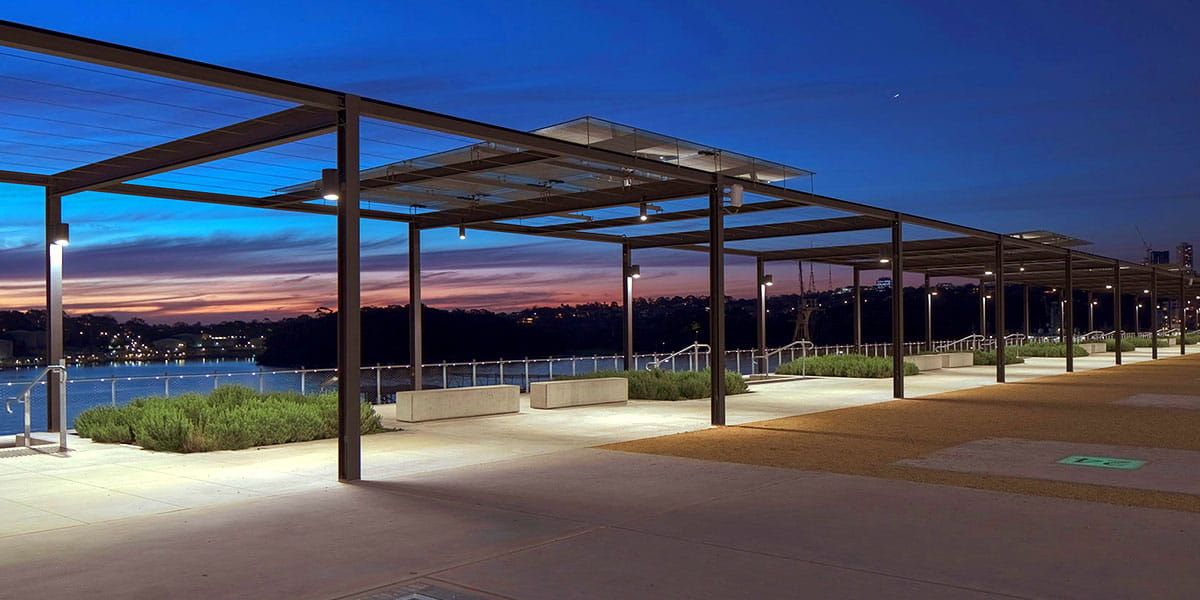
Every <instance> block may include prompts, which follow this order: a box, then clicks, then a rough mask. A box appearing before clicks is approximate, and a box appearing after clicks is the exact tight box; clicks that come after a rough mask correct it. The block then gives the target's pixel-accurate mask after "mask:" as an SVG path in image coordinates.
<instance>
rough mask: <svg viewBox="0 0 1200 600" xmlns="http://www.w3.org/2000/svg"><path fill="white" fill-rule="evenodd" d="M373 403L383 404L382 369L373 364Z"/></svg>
mask: <svg viewBox="0 0 1200 600" xmlns="http://www.w3.org/2000/svg"><path fill="white" fill-rule="evenodd" d="M375 403H376V404H383V369H380V368H379V365H375Z"/></svg>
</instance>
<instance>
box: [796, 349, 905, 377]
mask: <svg viewBox="0 0 1200 600" xmlns="http://www.w3.org/2000/svg"><path fill="white" fill-rule="evenodd" d="M775 372H776V373H779V374H780V375H801V374H805V375H814V376H817V377H869V378H884V377H891V376H892V359H891V358H890V357H887V356H863V355H861V354H828V355H825V356H810V357H808V358H798V359H796V360H793V361H791V362H789V363H785V364H782V365H779V368H778V369H775ZM920 372H921V370H920V369H918V368H917V365H915V364H913V363H910V362H907V361H905V363H904V374H905V375H916V374H918V373H920Z"/></svg>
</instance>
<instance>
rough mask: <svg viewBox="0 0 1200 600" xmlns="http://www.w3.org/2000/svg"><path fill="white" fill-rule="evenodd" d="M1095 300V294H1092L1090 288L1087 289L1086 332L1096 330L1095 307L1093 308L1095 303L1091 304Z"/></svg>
mask: <svg viewBox="0 0 1200 600" xmlns="http://www.w3.org/2000/svg"><path fill="white" fill-rule="evenodd" d="M1095 301H1096V296H1095V294H1093V293H1092V291H1091V290H1088V293H1087V305H1088V326H1087V332H1088V333H1091V332H1093V331H1095V330H1096V308H1095V306H1096V305H1095V304H1092V303H1093V302H1095Z"/></svg>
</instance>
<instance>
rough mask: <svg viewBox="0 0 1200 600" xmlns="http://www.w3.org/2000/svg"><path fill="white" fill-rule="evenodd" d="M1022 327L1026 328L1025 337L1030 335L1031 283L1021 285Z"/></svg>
mask: <svg viewBox="0 0 1200 600" xmlns="http://www.w3.org/2000/svg"><path fill="white" fill-rule="evenodd" d="M1021 305H1022V306H1021V312H1022V317H1021V327H1023V328H1024V333H1025V337H1026V338H1028V337H1029V332H1030V329H1029V284H1028V283H1026V284H1025V285H1022V286H1021Z"/></svg>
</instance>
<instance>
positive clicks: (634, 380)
mask: <svg viewBox="0 0 1200 600" xmlns="http://www.w3.org/2000/svg"><path fill="white" fill-rule="evenodd" d="M710 373H711V371H709V370H708V369H704V370H702V371H663V370H661V369H654V370H652V371H597V372H595V373H587V374H584V375H576V376H573V377H567V378H566V379H595V378H598V377H624V378H625V379H628V380H629V398H630V399H632V400H695V399H698V398H707V397H709V396H711V395H712V382H711V375H710ZM749 389H750V388H749V387H748V386H747V385H746V380H745V379H743V378H742V376H741V375H739V374H737V373H734V372H733V371H725V393H727V394H730V395H732V394H744V393H746V392H747V391H749Z"/></svg>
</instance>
